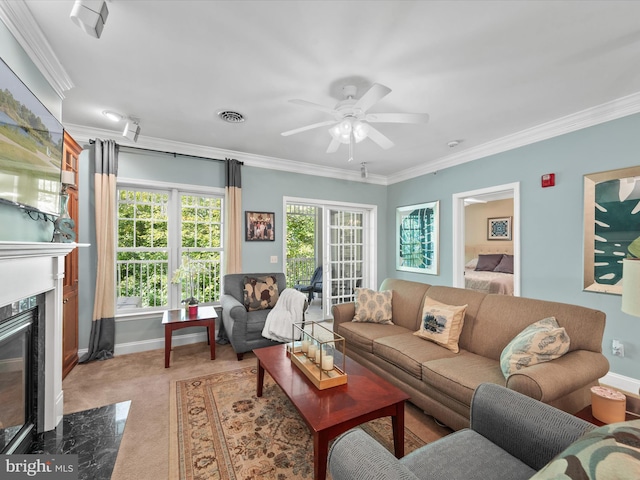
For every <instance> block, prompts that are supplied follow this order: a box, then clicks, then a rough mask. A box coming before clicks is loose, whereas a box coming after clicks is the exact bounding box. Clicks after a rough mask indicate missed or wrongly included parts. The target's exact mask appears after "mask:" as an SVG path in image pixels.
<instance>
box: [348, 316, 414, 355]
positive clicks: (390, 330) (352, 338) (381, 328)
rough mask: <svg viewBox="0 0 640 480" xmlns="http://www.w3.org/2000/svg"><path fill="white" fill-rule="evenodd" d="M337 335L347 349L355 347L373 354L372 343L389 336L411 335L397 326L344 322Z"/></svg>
mask: <svg viewBox="0 0 640 480" xmlns="http://www.w3.org/2000/svg"><path fill="white" fill-rule="evenodd" d="M337 333H338V334H339V335H342V336H343V337H344V339H345V343H346V346H347V348H351V347H355V348H357V349H361V350H364V351H366V352H368V353H373V341H374V340H376V339H378V338H382V337H386V336H389V335H399V334H401V333H413V332H411V330H408V329H406V328H404V327H401V326H399V325H384V324H381V323H365V322H344V323H341V324H340V325H338V332H337Z"/></svg>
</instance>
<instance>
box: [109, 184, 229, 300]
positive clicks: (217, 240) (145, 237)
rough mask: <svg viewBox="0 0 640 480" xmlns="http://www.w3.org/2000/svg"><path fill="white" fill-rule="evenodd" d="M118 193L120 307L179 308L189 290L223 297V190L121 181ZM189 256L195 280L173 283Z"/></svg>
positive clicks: (210, 297) (211, 297)
mask: <svg viewBox="0 0 640 480" xmlns="http://www.w3.org/2000/svg"><path fill="white" fill-rule="evenodd" d="M117 198H118V223H117V231H118V244H117V251H116V255H117V258H116V282H117V285H116V292H117V296H118V304H117V306H118V311H119V312H122V311H123V310H129V309H135V308H144V309H148V308H156V309H159V308H163V309H166V308H178V307H179V306H180V303H181V301H182V300H184V299H186V298H188V297H189V296H190V295H191V294H193V296H194V297H195V298H196V299H198V301H199V302H201V303H213V302H217V301H219V299H220V280H221V273H222V269H221V265H222V257H223V245H222V236H223V233H222V228H223V222H222V208H223V199H222V195H214V194H208V193H207V194H204V193H200V192H186V191H181V190H179V189H164V190H162V189H146V188H139V187H129V186H127V187H124V186H120V187H119V188H118V192H117ZM187 258H188V259H189V262H190V264H191V265H192V267H193V268H192V272H193V274H192V282H188V281H182V282H178V283H172V279H173V272H175V270H176V269H177V268H178V267H180V265H181V264H182V263H183V262H184V261H186V259H187ZM192 288H193V293H191V289H192Z"/></svg>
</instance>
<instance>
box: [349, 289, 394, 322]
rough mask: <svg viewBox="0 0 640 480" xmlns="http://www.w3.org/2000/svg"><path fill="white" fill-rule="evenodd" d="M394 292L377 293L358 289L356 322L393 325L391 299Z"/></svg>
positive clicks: (354, 319)
mask: <svg viewBox="0 0 640 480" xmlns="http://www.w3.org/2000/svg"><path fill="white" fill-rule="evenodd" d="M392 297H393V292H392V291H391V290H385V291H382V292H376V291H375V290H370V289H368V288H356V315H355V316H354V317H353V321H354V322H370V323H382V324H384V325H393V322H392V321H391V316H392V315H391V298H392Z"/></svg>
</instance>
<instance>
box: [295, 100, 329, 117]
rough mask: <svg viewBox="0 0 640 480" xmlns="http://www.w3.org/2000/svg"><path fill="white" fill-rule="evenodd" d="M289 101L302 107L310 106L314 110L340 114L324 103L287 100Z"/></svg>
mask: <svg viewBox="0 0 640 480" xmlns="http://www.w3.org/2000/svg"><path fill="white" fill-rule="evenodd" d="M289 102H290V103H294V104H296V105H302V106H303V107H310V108H313V109H314V110H320V111H321V112H326V113H328V114H330V115H336V114H337V115H340V113H339V112H338V111H337V110H335V109H334V108H331V107H325V106H324V105H320V104H318V103H313V102H308V101H306V100H296V99H294V100H289Z"/></svg>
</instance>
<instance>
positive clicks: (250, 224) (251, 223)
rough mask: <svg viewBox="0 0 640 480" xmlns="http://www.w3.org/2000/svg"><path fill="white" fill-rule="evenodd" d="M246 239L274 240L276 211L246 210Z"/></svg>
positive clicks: (255, 240) (254, 240) (252, 240)
mask: <svg viewBox="0 0 640 480" xmlns="http://www.w3.org/2000/svg"><path fill="white" fill-rule="evenodd" d="M244 215H245V223H244V224H245V240H246V241H247V242H273V241H274V240H275V239H276V234H275V213H273V212H249V211H245V212H244Z"/></svg>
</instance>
